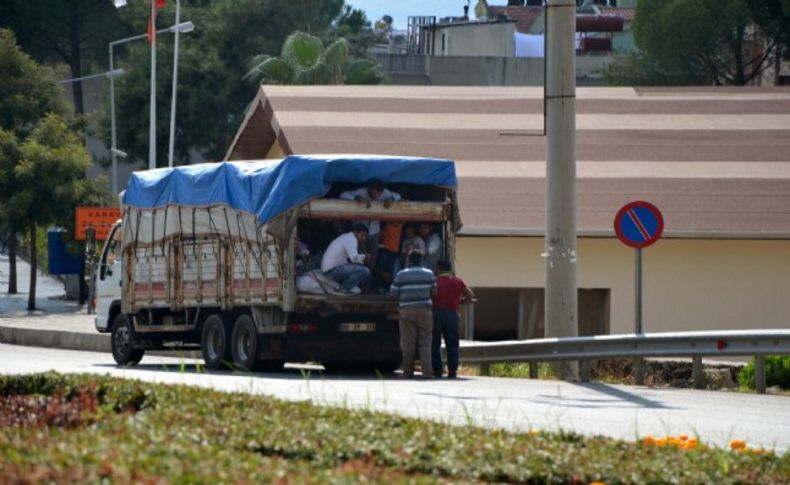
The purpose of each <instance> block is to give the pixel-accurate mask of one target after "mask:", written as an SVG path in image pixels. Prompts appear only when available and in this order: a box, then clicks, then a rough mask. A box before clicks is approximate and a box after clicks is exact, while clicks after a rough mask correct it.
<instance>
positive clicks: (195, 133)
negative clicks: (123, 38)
mask: <svg viewBox="0 0 790 485" xmlns="http://www.w3.org/2000/svg"><path fill="white" fill-rule="evenodd" d="M145 3H146V2H138V3H134V4H133V3H132V2H129V5H128V7H126V8H124V9H122V11H121V19H122V20H123V21H124V22H127V23H129V24H131V25H132V26H133V28H134V30H135V31H138V32H145V28H146V22H147V20H148V15H149V12H150V4H149V7H147V8H146V6H145ZM171 4H172V2H168V5H167V7H166V8H165V9H164V10H162V11H161V12H160V13H159V16H158V18H157V25H158V26H165V25H172V22H173V20H174V18H173V14H174V10H175V9H174V6H171ZM342 7H343V0H213V1H211V2H207V1H197V0H195V1H190V2H185V1H183V0H182V9H181V10H182V12H181V19H182V21H184V20H190V21H192V22H193V23H194V24H195V30H194V31H193V32H191V33H189V34H187V35H182V36H181V41H180V46H179V57H180V60H179V71H178V110H177V119H176V137H175V141H176V146H175V155H176V161H177V163H178V162H181V163H183V162H186V161H189V160H190V158H191V157H192V156H193V155H195V154H196V153H198V154H200V155H202V156H204V157H206V158H208V159H210V160H220V159H221V157H222V156H223V155H224V154H225V152H226V150H227V148H228V146H229V145H230V141H231V139H232V136H233V134H234V133H235V132H236V129H237V128H238V124H239V123H240V122H241V120H242V116H243V112H244V109H245V107H246V106H247V105H248V104H249V102H250V100H251V99H253V98H254V97H255V94H256V90H257V86H256V85H253V84H252V83H249V82H245V81H244V80H243V77H244V74H245V73H246V72H247V71H248V70H249V63H250V59H251V58H252V57H253V56H254V55H256V54H259V53H270V54H275V53H277V52H279V51H280V48H281V47H282V44H283V42H284V41H285V38H286V37H287V36H288V35H289V34H290V33H291V32H292V31H293V29H294V28H297V29H301V30H304V31H308V32H324V31H326V30H327V29H330V28H331V27H332V22H333V21H334V20H335V19H336V18H337V17H338V15H340V13H341V12H342ZM117 55H118V67H121V68H123V69H124V70H125V71H126V74H125V75H124V76H123V77H121V78H120V79H117V80H116V112H117V113H118V115H117V116H118V146H119V147H120V148H121V149H122V150H124V151H125V152H127V153H128V154H129V158H128V159H127V161H128V162H130V163H139V162H141V161H144V160H147V159H148V122H149V120H148V110H147V109H146V107H147V106H148V99H149V94H150V92H149V89H150V87H149V86H150V84H149V74H150V73H149V69H148V66H149V65H150V45H149V44H146V43H144V42H140V43H135V44H128V45H127V47H126V48H125V49H119V51H118V52H117ZM157 60H158V65H157V123H156V126H157V153H158V154H163V153H167V142H168V133H169V116H170V110H169V106H170V87H171V84H170V83H171V79H172V36H171V35H166V36H165V35H162V36H159V38H158V45H157ZM102 112H103V113H104V114H103V116H104V119H103V120H102V122H101V123H102V126H103V127H104V129H103V130H102V132H103V133H109V128H108V127H109V120H108V118H107V113H108V112H109V106H107V109H106V110H102ZM161 160H162V157H160V164H161Z"/></svg>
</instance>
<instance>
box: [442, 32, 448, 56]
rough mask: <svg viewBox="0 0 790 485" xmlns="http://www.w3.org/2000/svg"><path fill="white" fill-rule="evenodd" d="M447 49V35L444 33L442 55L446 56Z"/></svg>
mask: <svg viewBox="0 0 790 485" xmlns="http://www.w3.org/2000/svg"><path fill="white" fill-rule="evenodd" d="M446 49H447V34H445V33H442V54H444V52H445V50H446Z"/></svg>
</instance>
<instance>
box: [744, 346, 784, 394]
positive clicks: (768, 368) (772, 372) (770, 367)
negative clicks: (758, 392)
mask: <svg viewBox="0 0 790 485" xmlns="http://www.w3.org/2000/svg"><path fill="white" fill-rule="evenodd" d="M765 381H766V385H767V386H768V387H771V386H779V387H781V388H782V389H784V390H786V391H790V355H776V356H770V355H769V356H768V357H766V358H765ZM738 383H739V384H740V385H741V387H745V388H748V389H754V387H755V386H754V363H753V362H752V363H751V364H748V365H747V366H745V367H744V368H743V369H741V372H739V373H738Z"/></svg>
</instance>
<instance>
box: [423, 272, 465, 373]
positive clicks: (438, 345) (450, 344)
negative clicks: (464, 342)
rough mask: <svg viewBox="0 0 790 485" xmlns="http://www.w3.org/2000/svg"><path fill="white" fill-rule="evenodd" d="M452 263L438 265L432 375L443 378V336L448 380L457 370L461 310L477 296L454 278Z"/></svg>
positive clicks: (434, 296)
mask: <svg viewBox="0 0 790 485" xmlns="http://www.w3.org/2000/svg"><path fill="white" fill-rule="evenodd" d="M452 271H453V267H452V265H451V264H450V262H449V261H446V260H442V261H439V262H437V263H436V294H434V295H433V348H432V351H431V354H432V357H433V373H434V376H436V377H441V376H442V369H443V365H442V352H441V350H442V335H444V343H445V346H446V347H447V377H449V378H450V379H454V378H455V377H456V372H457V371H458V346H459V344H458V320H459V317H458V307H459V306H460V304H461V303H466V302H468V301H472V299H473V298H474V294H473V293H472V290H470V289H469V287H468V286H466V283H464V280H462V279H461V278H458V277H456V276H454V275H453V272H452Z"/></svg>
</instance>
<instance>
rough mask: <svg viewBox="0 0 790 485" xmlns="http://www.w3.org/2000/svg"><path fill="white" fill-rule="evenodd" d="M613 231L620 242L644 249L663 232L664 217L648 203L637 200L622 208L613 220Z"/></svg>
mask: <svg viewBox="0 0 790 485" xmlns="http://www.w3.org/2000/svg"><path fill="white" fill-rule="evenodd" d="M614 230H615V232H616V233H617V237H618V238H620V240H621V241H622V242H623V243H624V244H627V245H629V246H631V247H632V248H637V249H639V248H646V247H648V246H650V245H651V244H653V243H654V242H656V241H658V240H659V239H660V238H661V234H662V233H663V232H664V216H662V215H661V211H660V210H658V207H656V206H654V205H653V204H651V203H650V202H645V201H643V200H638V201H636V202H631V203H628V204H626V205H624V206H623V208H622V209H620V210H619V211H618V212H617V216H615V218H614Z"/></svg>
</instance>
